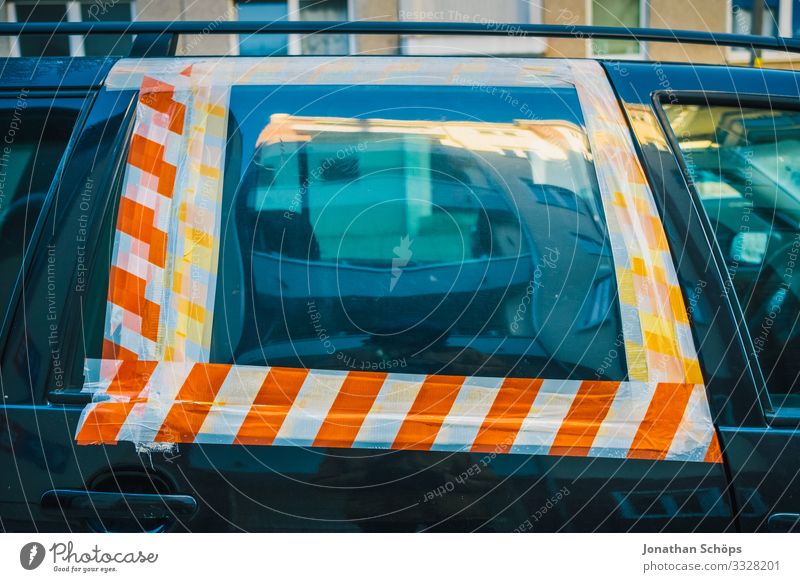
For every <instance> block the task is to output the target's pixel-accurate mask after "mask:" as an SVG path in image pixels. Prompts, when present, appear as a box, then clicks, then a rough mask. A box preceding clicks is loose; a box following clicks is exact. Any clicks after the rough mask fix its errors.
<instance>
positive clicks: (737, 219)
mask: <svg viewBox="0 0 800 582" xmlns="http://www.w3.org/2000/svg"><path fill="white" fill-rule="evenodd" d="M665 110H666V112H667V115H668V117H669V120H670V123H671V125H672V128H673V130H674V133H675V135H676V136H677V138H678V141H679V143H680V147H681V151H682V154H683V157H684V160H685V162H686V166H687V170H688V173H689V177H690V179H691V181H692V183H693V184H694V186H695V189H696V191H697V193H698V194H699V196H700V199H701V201H702V203H703V206H704V208H705V210H706V212H707V214H708V217H709V219H710V221H711V225H712V228H713V229H714V233H715V235H716V238H717V241H718V243H719V246H720V248H721V251H722V253H723V255H724V258H725V261H726V263H727V266H728V274H729V275H730V282H729V285H730V286H731V288H732V290H733V291H734V292H735V294H736V297H737V298H738V299H739V302H740V303H741V305H742V308H743V310H744V315H745V320H746V323H747V326H748V330H749V332H750V336H751V338H752V341H753V347H754V351H755V353H756V356H757V357H758V360H759V363H760V365H761V368H762V370H763V372H764V376H765V378H766V379H767V386H768V388H769V390H770V393H771V396H772V400H773V403H775V404H777V405H778V406H798V405H800V383H798V374H800V326H798V316H799V315H800V272H798V268H800V264H799V263H798V256H799V255H800V112H797V111H780V110H775V109H771V108H769V109H767V108H764V109H756V108H739V107H725V106H710V107H709V106H700V105H678V104H672V105H665Z"/></svg>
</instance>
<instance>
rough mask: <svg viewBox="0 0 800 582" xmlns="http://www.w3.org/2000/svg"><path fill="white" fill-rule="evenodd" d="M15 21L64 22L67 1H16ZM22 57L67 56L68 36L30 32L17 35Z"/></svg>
mask: <svg viewBox="0 0 800 582" xmlns="http://www.w3.org/2000/svg"><path fill="white" fill-rule="evenodd" d="M15 8H16V10H17V22H61V21H64V22H66V20H67V3H66V2H53V3H48V4H45V3H43V2H16V3H15ZM18 42H19V51H20V55H22V56H23V57H39V56H43V57H61V56H69V37H68V36H65V35H54V36H50V35H48V34H41V35H39V34H32V35H25V36H21V37H19V40H18Z"/></svg>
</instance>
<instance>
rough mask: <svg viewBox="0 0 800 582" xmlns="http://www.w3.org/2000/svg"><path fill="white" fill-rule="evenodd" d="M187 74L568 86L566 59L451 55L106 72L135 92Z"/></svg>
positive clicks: (240, 80) (265, 80) (238, 81)
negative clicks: (151, 80) (147, 82)
mask: <svg viewBox="0 0 800 582" xmlns="http://www.w3.org/2000/svg"><path fill="white" fill-rule="evenodd" d="M187 71H189V72H190V76H191V78H192V80H193V82H195V83H197V84H205V85H220V86H226V87H230V86H235V85H238V86H242V85H307V84H312V85H361V84H382V85H460V86H465V87H475V89H476V90H480V89H483V90H486V89H491V88H492V87H511V86H528V87H531V86H540V87H553V88H555V87H570V86H572V84H571V83H570V82H569V81H568V80H567V76H568V73H569V69H568V67H567V65H566V61H562V60H558V59H553V60H549V59H502V60H498V59H483V58H470V57H452V58H446V59H437V58H431V59H424V58H423V59H415V60H413V61H410V60H409V59H407V58H404V57H381V58H375V59H372V58H366V59H365V58H358V57H339V58H337V57H303V58H302V59H298V58H293V57H270V58H268V59H264V58H258V57H236V58H214V59H211V58H180V59H170V58H167V59H121V60H119V61H117V63H115V65H114V67H113V68H112V69H111V71H110V72H109V74H108V77H107V79H106V83H105V87H106V89H108V90H111V91H119V90H126V89H127V90H130V89H138V88H139V87H140V86H141V84H142V80H143V79H144V78H146V77H157V78H165V79H171V78H175V77H177V76H179V75H182V74H183V75H184V76H186V72H187Z"/></svg>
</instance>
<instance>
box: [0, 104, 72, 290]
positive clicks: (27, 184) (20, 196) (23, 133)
mask: <svg viewBox="0 0 800 582" xmlns="http://www.w3.org/2000/svg"><path fill="white" fill-rule="evenodd" d="M76 117H77V110H74V109H68V108H54V107H51V106H50V104H49V103H48V107H46V108H45V107H36V106H33V105H32V106H30V107H29V108H27V109H26V111H25V122H24V123H20V124H19V126H18V128H16V129H15V132H14V134H13V144H14V147H13V150H11V149H9V151H11V152H12V153H6V154H5V155H4V160H3V163H2V174H3V176H2V185H1V186H0V194H2V196H0V198H2V200H0V245H2V246H3V248H4V249H6V252H4V253H3V255H2V257H3V258H2V260H0V272H3V273H6V274H11V275H10V276H5V277H2V278H0V279H1V280H2V282H0V298H3V299H4V298H6V297H7V296H8V293H9V291H10V289H9V287H10V285H12V284H13V283H14V280H15V275H16V273H17V271H18V270H19V266H20V261H21V257H22V254H23V250H24V249H25V247H26V246H27V243H28V241H29V240H30V237H31V234H32V232H33V228H34V225H35V223H36V218H37V217H38V216H39V213H40V211H41V208H42V206H43V205H44V201H45V197H46V196H47V191H48V190H49V189H50V184H51V183H52V181H53V176H54V175H55V173H56V169H57V167H58V162H59V160H60V159H61V155H62V153H63V151H64V145H63V143H62V142H61V141H60V140H56V139H50V136H52V135H63V134H64V133H66V134H69V133H70V132H71V131H72V127H73V126H74V124H75V119H76ZM11 135H12V134H10V133H6V138H9V137H10V136H11Z"/></svg>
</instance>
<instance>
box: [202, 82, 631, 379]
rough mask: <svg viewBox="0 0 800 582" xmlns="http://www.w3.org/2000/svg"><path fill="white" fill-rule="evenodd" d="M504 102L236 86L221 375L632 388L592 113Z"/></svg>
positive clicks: (556, 103) (219, 304) (554, 98)
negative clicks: (312, 374) (315, 373)
mask: <svg viewBox="0 0 800 582" xmlns="http://www.w3.org/2000/svg"><path fill="white" fill-rule="evenodd" d="M502 90H503V92H504V93H503V94H504V95H507V96H508V98H507V99H506V98H503V99H498V98H497V96H496V95H490V94H489V93H488V92H482V91H472V90H470V89H469V88H460V87H391V86H348V87H338V86H336V87H292V86H288V87H280V88H273V87H236V88H234V89H233V95H232V99H231V103H232V109H231V116H230V123H231V127H230V131H229V140H228V144H229V145H228V159H227V163H226V176H228V180H230V181H229V182H228V183H226V186H225V193H224V197H225V200H224V201H223V216H222V224H223V233H222V248H221V251H220V256H221V267H220V274H219V279H218V287H217V296H216V309H215V320H214V328H213V329H214V332H213V338H212V355H211V358H212V361H219V362H231V361H235V362H237V363H239V364H251V365H276V366H296V367H306V368H323V369H340V370H349V369H361V370H383V371H395V372H402V373H420V374H431V373H442V374H464V375H478V376H519V377H542V378H576V379H578V378H581V379H597V378H604V379H617V380H621V379H623V378H625V376H626V369H627V368H626V363H625V359H624V355H623V354H618V353H616V351H615V356H614V357H611V358H609V357H608V354H609V349H610V347H613V346H614V342H615V341H616V340H617V339H618V338H619V337H621V335H620V334H621V325H620V317H619V306H618V303H617V291H616V279H615V274H614V265H613V259H612V255H611V249H610V244H609V241H608V235H607V231H606V226H605V222H604V218H603V212H602V208H601V205H600V202H599V193H598V188H597V184H596V179H595V175H594V168H593V165H592V161H591V155H590V152H589V151H588V145H587V140H586V137H585V134H584V129H583V120H582V118H581V117H580V114H579V113H578V112H579V111H580V106H579V103H578V100H577V96H576V95H575V92H574V90H567V89H532V88H525V89H519V88H510V89H502ZM450 103H458V108H457V109H453V108H450V107H447V106H446V105H443V104H450ZM534 105H535V106H534ZM237 180H238V184H236V181H237Z"/></svg>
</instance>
